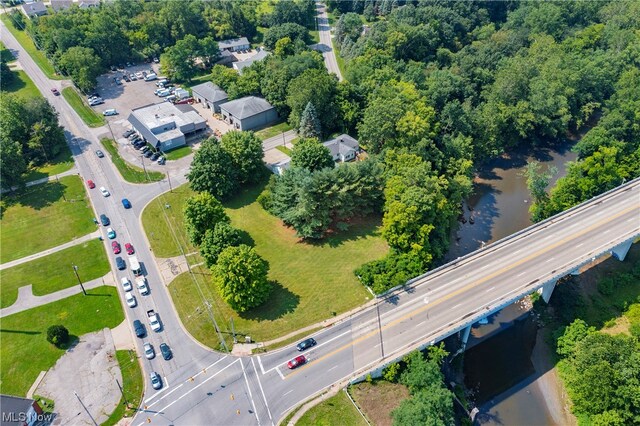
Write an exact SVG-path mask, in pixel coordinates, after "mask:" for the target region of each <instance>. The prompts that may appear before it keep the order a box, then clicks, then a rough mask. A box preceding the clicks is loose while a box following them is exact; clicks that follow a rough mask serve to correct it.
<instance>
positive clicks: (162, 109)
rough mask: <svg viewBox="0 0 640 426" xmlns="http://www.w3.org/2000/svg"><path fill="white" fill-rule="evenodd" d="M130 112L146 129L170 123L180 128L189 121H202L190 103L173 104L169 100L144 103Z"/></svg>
mask: <svg viewBox="0 0 640 426" xmlns="http://www.w3.org/2000/svg"><path fill="white" fill-rule="evenodd" d="M182 107H187V108H182ZM131 114H133V115H134V116H135V117H136V118H137V119H138V120H139V121H140V122H141V123H142V124H143V125H144V126H145V127H147V128H148V129H153V128H157V127H160V126H162V125H163V124H170V123H175V125H176V127H177V128H180V127H181V126H184V125H187V124H190V123H195V122H200V121H204V119H203V118H202V117H200V115H198V113H197V112H195V110H194V109H193V107H191V106H190V105H174V104H172V103H171V102H160V103H158V104H152V105H146V106H143V107H140V108H136V109H134V110H133V111H131ZM194 114H195V116H194Z"/></svg>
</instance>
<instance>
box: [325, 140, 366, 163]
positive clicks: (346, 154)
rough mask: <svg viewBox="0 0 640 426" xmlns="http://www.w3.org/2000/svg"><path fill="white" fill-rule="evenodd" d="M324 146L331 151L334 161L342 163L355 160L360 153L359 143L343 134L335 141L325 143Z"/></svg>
mask: <svg viewBox="0 0 640 426" xmlns="http://www.w3.org/2000/svg"><path fill="white" fill-rule="evenodd" d="M322 145H324V146H326V147H327V148H328V149H329V151H330V152H331V156H332V157H333V161H339V162H341V163H344V162H346V161H352V160H355V159H356V156H357V155H358V152H359V151H360V144H359V143H358V141H357V140H355V139H354V138H352V137H351V136H349V135H347V134H342V135H340V136H338V137H336V138H334V139H331V140H328V141H326V142H323V143H322Z"/></svg>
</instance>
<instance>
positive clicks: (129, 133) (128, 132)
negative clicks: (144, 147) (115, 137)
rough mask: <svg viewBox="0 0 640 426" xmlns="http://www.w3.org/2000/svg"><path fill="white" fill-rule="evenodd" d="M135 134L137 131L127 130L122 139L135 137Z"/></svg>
mask: <svg viewBox="0 0 640 426" xmlns="http://www.w3.org/2000/svg"><path fill="white" fill-rule="evenodd" d="M135 133H136V131H135V130H133V129H129V130H127V131H126V132H124V133H123V134H122V137H123V138H128V137H129V136H131V135H133V134H135Z"/></svg>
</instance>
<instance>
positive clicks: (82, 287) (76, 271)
mask: <svg viewBox="0 0 640 426" xmlns="http://www.w3.org/2000/svg"><path fill="white" fill-rule="evenodd" d="M71 266H72V267H73V272H74V273H75V274H76V278H77V279H78V284H80V288H81V289H82V292H83V293H84V295H85V296H86V295H87V291H86V290H85V289H84V286H83V285H82V281H81V280H80V276H79V275H78V267H77V266H76V265H71Z"/></svg>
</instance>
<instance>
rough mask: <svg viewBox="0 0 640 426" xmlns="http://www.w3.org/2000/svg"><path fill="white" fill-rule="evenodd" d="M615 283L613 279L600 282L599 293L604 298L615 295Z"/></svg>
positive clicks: (608, 278) (604, 279)
mask: <svg viewBox="0 0 640 426" xmlns="http://www.w3.org/2000/svg"><path fill="white" fill-rule="evenodd" d="M614 286H615V282H614V280H613V279H611V277H607V278H603V279H601V280H600V281H599V282H598V291H599V292H600V294H602V295H604V296H611V295H612V294H613V290H614Z"/></svg>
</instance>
